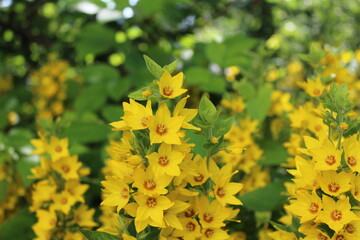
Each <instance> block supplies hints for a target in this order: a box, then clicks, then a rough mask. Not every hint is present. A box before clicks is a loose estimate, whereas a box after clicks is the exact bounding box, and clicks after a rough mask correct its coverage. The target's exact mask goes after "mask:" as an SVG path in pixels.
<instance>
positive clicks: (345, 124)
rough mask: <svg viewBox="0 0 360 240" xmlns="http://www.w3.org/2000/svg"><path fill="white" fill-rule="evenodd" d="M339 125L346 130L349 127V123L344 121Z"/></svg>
mask: <svg viewBox="0 0 360 240" xmlns="http://www.w3.org/2000/svg"><path fill="white" fill-rule="evenodd" d="M339 127H340V129H341V130H346V129H348V127H349V125H347V123H344V122H342V123H340V126H339Z"/></svg>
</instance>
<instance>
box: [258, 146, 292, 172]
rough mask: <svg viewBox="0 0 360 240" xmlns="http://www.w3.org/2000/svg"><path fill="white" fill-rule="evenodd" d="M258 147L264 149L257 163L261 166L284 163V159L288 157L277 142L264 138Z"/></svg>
mask: <svg viewBox="0 0 360 240" xmlns="http://www.w3.org/2000/svg"><path fill="white" fill-rule="evenodd" d="M260 147H261V149H263V150H264V155H263V159H261V160H259V161H258V163H259V164H261V165H263V166H279V165H280V164H282V163H286V159H287V158H288V157H289V154H288V153H287V152H286V150H285V148H284V147H283V146H282V145H281V144H280V143H278V142H275V141H271V140H265V141H264V142H262V143H260Z"/></svg>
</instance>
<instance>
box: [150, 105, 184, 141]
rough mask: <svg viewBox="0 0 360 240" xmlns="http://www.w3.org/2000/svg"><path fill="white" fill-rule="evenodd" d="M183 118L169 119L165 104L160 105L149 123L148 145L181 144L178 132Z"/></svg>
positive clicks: (169, 115) (169, 114)
mask: <svg viewBox="0 0 360 240" xmlns="http://www.w3.org/2000/svg"><path fill="white" fill-rule="evenodd" d="M184 118H185V117H184V116H177V117H171V113H170V111H169V108H168V107H167V105H166V103H162V104H161V105H160V107H159V109H158V110H157V112H156V114H155V116H154V118H153V119H151V121H150V123H149V130H150V143H151V144H154V143H162V142H165V143H167V144H177V145H179V144H181V140H180V137H179V135H178V131H179V130H180V127H181V125H182V124H183V121H184Z"/></svg>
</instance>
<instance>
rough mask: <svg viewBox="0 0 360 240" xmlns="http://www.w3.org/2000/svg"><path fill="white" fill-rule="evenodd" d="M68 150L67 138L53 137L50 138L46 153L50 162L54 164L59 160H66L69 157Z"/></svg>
mask: <svg viewBox="0 0 360 240" xmlns="http://www.w3.org/2000/svg"><path fill="white" fill-rule="evenodd" d="M68 148H69V141H68V139H67V138H64V139H59V138H57V137H54V136H51V137H50V143H49V145H48V153H49V154H50V155H51V160H53V161H54V162H56V161H58V160H59V159H60V158H66V157H68V156H70V154H69V150H68Z"/></svg>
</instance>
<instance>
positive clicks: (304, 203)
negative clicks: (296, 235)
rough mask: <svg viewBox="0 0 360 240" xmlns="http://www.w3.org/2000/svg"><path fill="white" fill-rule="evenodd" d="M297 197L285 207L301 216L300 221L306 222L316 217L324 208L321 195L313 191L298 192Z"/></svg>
mask: <svg viewBox="0 0 360 240" xmlns="http://www.w3.org/2000/svg"><path fill="white" fill-rule="evenodd" d="M296 197H297V199H296V200H294V201H291V204H290V205H289V206H287V207H285V208H286V209H287V210H288V211H290V212H291V213H293V214H295V215H297V216H299V217H300V223H304V222H307V221H310V220H312V219H314V218H316V217H317V216H318V214H319V212H320V211H321V209H322V202H321V199H320V198H319V196H318V195H317V194H316V192H315V191H313V192H312V193H311V194H310V193H309V192H302V193H299V194H297V196H296Z"/></svg>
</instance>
